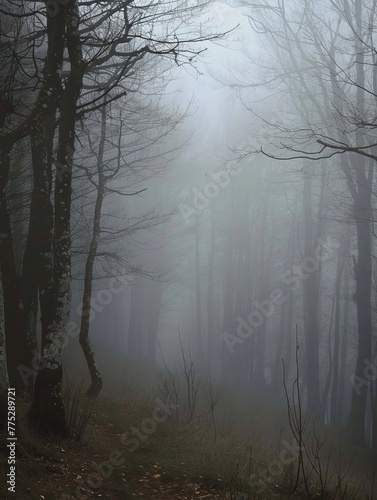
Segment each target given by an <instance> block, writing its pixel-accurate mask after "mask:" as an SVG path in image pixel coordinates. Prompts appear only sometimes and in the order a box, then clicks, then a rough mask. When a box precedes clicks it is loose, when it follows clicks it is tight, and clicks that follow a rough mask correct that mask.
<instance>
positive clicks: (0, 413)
mask: <svg viewBox="0 0 377 500" xmlns="http://www.w3.org/2000/svg"><path fill="white" fill-rule="evenodd" d="M8 387H9V378H8V365H7V352H6V336H5V322H4V298H3V287H2V276H1V271H0V434H1V432H3V431H5V430H6V425H7V415H8V404H7V390H8Z"/></svg>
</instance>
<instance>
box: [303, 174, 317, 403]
mask: <svg viewBox="0 0 377 500" xmlns="http://www.w3.org/2000/svg"><path fill="white" fill-rule="evenodd" d="M304 228H305V237H304V239H305V241H304V261H305V262H306V261H307V262H308V261H309V259H312V258H313V250H314V241H313V235H314V227H313V204H312V175H311V173H310V172H309V171H307V172H306V174H305V177H304ZM304 273H305V270H304ZM305 275H306V276H305V278H304V280H303V305H304V329H305V344H306V367H305V383H306V386H307V390H308V409H309V411H313V410H314V411H317V412H319V409H320V389H319V331H318V301H319V296H318V294H317V293H316V292H317V279H318V276H317V272H316V271H315V270H312V271H311V272H309V273H308V274H306V273H305Z"/></svg>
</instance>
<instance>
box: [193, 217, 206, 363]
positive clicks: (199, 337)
mask: <svg viewBox="0 0 377 500" xmlns="http://www.w3.org/2000/svg"><path fill="white" fill-rule="evenodd" d="M200 281H201V280H200V225H199V216H198V215H196V216H195V319H196V321H195V329H196V332H195V334H196V359H197V361H198V363H199V366H200V367H202V366H203V363H204V359H205V357H204V352H203V349H204V346H203V334H202V306H201V283H200Z"/></svg>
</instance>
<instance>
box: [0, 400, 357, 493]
mask: <svg viewBox="0 0 377 500" xmlns="http://www.w3.org/2000/svg"><path fill="white" fill-rule="evenodd" d="M27 408H28V405H27V404H26V403H25V402H20V403H19V404H18V406H17V412H18V419H19V428H18V436H17V438H18V441H17V449H18V450H17V451H18V457H17V463H16V467H17V469H16V473H17V475H16V494H13V493H10V492H7V487H6V485H5V481H3V478H6V473H7V471H8V469H9V466H8V465H7V454H8V452H7V449H6V447H5V446H4V444H3V443H5V442H6V441H5V439H1V445H2V448H1V450H0V451H1V453H0V466H1V476H2V480H1V483H0V498H1V499H6V500H8V499H14V498H16V499H20V500H24V499H25V500H26V499H32V500H34V499H35V500H53V499H59V500H74V499H76V500H81V499H91V498H93V499H95V498H101V499H102V498H103V499H114V500H118V499H124V500H127V499H132V500H133V499H135V498H136V499H150V500H157V499H159V500H192V499H206V500H209V499H224V500H226V499H228V500H241V499H242V500H243V499H244V498H248V496H247V495H245V496H242V495H240V494H239V493H238V492H237V491H240V489H238V488H239V481H238V478H237V471H239V468H240V464H241V463H245V462H247V457H246V456H245V447H246V449H247V448H248V446H249V445H248V444H247V443H245V442H242V441H240V440H237V439H236V438H235V436H234V435H232V434H231V433H226V434H221V433H219V432H217V431H216V429H215V428H211V427H209V426H208V425H200V423H199V422H190V423H188V422H181V421H177V420H175V419H174V418H173V417H174V415H173V412H172V411H169V410H167V414H168V415H167V416H165V415H164V410H163V409H161V407H160V409H159V410H158V411H155V410H156V407H154V406H153V405H149V406H147V405H143V404H139V403H129V402H127V403H126V402H123V403H122V402H116V401H112V400H106V399H100V400H99V401H98V402H97V403H96V408H95V410H94V412H93V413H92V415H91V417H90V424H89V425H88V427H87V433H86V435H85V440H84V442H83V443H82V444H80V443H79V442H78V441H76V440H74V439H58V438H56V437H51V436H50V437H49V436H36V435H35V434H34V433H32V432H30V430H28V428H27V425H26V411H27ZM165 410H166V407H165ZM169 414H170V415H169ZM71 415H74V413H73V414H71ZM78 415H79V412H78V413H77V415H76V420H77V424H78V425H80V421H79V419H78ZM162 420H164V421H162ZM1 438H2V436H1ZM251 472H253V470H251ZM249 473H250V471H249ZM248 475H249V474H248ZM277 482H278V479H277V478H272V481H266V482H265V484H264V487H263V492H262V493H261V494H258V495H256V496H251V497H250V498H258V499H269V498H271V499H275V498H280V499H285V498H308V497H307V496H306V495H299V494H295V495H294V496H289V495H287V493H284V488H283V486H282V483H280V485H279V484H277ZM321 498H326V497H323V496H321ZM328 498H330V497H328ZM337 498H338V497H337ZM339 498H340V497H339ZM344 498H346V497H344ZM353 498H358V497H357V496H355V497H353ZM364 498H365V497H364Z"/></svg>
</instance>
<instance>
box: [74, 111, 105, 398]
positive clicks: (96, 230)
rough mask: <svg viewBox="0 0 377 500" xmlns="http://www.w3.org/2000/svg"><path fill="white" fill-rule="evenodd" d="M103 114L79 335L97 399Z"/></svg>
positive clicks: (99, 383)
mask: <svg viewBox="0 0 377 500" xmlns="http://www.w3.org/2000/svg"><path fill="white" fill-rule="evenodd" d="M104 104H105V103H104ZM101 114H102V116H101V135H100V142H99V149H98V158H97V172H98V185H97V198H96V203H95V207H94V217H93V230H92V238H91V241H90V245H89V250H88V255H87V258H86V263H85V277H84V291H83V298H82V308H81V325H80V335H79V340H80V345H81V347H82V350H83V353H84V356H85V360H86V363H87V365H88V369H89V373H90V378H91V386H90V387H89V389H88V391H87V393H86V395H87V396H88V397H91V398H96V397H97V396H98V395H99V393H100V392H101V389H102V378H101V375H100V373H99V370H98V367H97V364H96V361H95V355H94V351H93V349H92V346H91V343H90V340H89V326H90V313H91V299H92V286H93V267H94V262H95V259H96V255H97V248H98V238H99V236H100V233H101V211H102V203H103V199H104V195H105V179H104V176H103V155H104V149H105V138H106V108H105V105H104V106H103V107H102V110H101Z"/></svg>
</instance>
